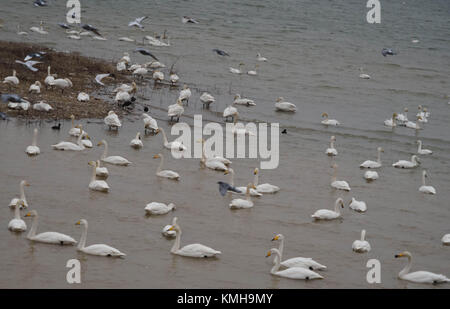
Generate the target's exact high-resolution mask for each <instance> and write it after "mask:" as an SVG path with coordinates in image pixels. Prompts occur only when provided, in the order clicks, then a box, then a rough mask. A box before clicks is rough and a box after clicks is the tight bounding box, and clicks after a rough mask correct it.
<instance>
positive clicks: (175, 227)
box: [168, 217, 222, 258]
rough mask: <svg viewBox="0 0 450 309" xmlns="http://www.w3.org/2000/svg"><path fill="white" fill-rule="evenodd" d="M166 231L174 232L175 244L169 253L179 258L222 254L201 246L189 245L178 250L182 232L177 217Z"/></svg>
mask: <svg viewBox="0 0 450 309" xmlns="http://www.w3.org/2000/svg"><path fill="white" fill-rule="evenodd" d="M168 230H169V231H175V232H176V238H175V243H174V244H173V246H172V249H170V252H171V253H173V254H177V255H181V256H188V257H196V258H207V257H215V256H217V255H219V254H222V252H220V251H218V250H215V249H212V248H210V247H207V246H205V245H202V244H190V245H186V246H184V247H183V248H181V249H180V242H181V235H182V232H181V227H180V225H179V224H178V218H177V217H174V218H173V220H172V225H171V226H170V228H169V229H168Z"/></svg>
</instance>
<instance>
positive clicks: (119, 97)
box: [114, 91, 131, 103]
mask: <svg viewBox="0 0 450 309" xmlns="http://www.w3.org/2000/svg"><path fill="white" fill-rule="evenodd" d="M129 100H131V94H129V93H128V92H127V91H118V92H117V93H116V97H115V98H114V101H115V102H117V103H120V102H125V101H129Z"/></svg>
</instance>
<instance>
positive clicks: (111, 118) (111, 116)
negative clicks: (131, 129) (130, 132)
mask: <svg viewBox="0 0 450 309" xmlns="http://www.w3.org/2000/svg"><path fill="white" fill-rule="evenodd" d="M103 121H104V122H105V124H106V125H107V126H108V127H109V129H111V128H115V129H117V130H118V129H119V128H120V127H121V126H122V123H121V122H120V119H119V117H118V116H117V114H116V113H115V112H114V111H109V112H108V116H106V117H105V119H104V120H103Z"/></svg>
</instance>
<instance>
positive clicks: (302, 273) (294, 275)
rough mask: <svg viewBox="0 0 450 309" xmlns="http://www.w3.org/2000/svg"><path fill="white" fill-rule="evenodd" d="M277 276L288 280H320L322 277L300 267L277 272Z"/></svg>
mask: <svg viewBox="0 0 450 309" xmlns="http://www.w3.org/2000/svg"><path fill="white" fill-rule="evenodd" d="M275 275H277V276H281V277H286V278H290V279H322V278H323V277H322V276H321V275H319V274H318V273H316V272H314V271H312V270H309V269H307V268H302V267H292V268H288V269H285V270H281V271H277V272H276V273H275Z"/></svg>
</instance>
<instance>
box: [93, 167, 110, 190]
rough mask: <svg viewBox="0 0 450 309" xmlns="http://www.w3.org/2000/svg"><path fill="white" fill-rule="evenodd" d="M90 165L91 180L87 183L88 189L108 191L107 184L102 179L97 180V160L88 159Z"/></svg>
mask: <svg viewBox="0 0 450 309" xmlns="http://www.w3.org/2000/svg"><path fill="white" fill-rule="evenodd" d="M88 164H89V165H90V166H92V177H91V182H90V183H89V189H91V190H94V191H100V192H108V191H109V186H108V184H107V183H106V181H104V180H97V178H96V176H97V162H95V161H90V162H89V163H88Z"/></svg>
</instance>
